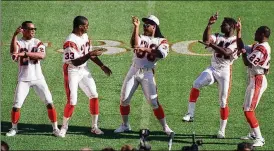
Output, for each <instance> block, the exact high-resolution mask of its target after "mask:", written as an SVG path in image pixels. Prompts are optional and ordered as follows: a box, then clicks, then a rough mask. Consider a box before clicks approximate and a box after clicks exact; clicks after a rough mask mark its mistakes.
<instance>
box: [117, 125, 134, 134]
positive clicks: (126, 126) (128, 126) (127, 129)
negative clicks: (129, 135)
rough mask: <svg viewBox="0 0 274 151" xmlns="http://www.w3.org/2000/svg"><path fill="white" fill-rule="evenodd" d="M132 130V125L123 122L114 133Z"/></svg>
mask: <svg viewBox="0 0 274 151" xmlns="http://www.w3.org/2000/svg"><path fill="white" fill-rule="evenodd" d="M130 131H131V127H130V125H129V124H128V125H125V124H121V125H120V126H119V127H118V128H117V129H116V130H115V131H114V133H124V132H130Z"/></svg>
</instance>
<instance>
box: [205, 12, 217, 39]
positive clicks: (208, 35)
mask: <svg viewBox="0 0 274 151" xmlns="http://www.w3.org/2000/svg"><path fill="white" fill-rule="evenodd" d="M217 19H218V12H216V14H215V15H213V16H211V17H210V18H209V20H208V24H207V26H206V28H205V30H204V34H203V41H204V42H205V43H211V42H213V39H212V38H211V25H213V24H214V23H215V22H216V21H217Z"/></svg>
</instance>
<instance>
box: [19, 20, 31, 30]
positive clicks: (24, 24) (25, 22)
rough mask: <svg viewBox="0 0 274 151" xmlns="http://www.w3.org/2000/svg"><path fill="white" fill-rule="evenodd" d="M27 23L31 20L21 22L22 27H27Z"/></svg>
mask: <svg viewBox="0 0 274 151" xmlns="http://www.w3.org/2000/svg"><path fill="white" fill-rule="evenodd" d="M27 24H32V21H24V22H23V23H22V24H21V26H22V28H23V29H26V28H28V25H27Z"/></svg>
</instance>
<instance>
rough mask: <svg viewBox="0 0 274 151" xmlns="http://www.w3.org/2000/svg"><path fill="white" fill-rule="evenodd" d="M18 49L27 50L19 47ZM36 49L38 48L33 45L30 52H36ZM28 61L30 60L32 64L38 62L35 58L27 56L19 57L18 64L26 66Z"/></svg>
mask: <svg viewBox="0 0 274 151" xmlns="http://www.w3.org/2000/svg"><path fill="white" fill-rule="evenodd" d="M19 51H20V52H28V49H27V48H21V49H20V50H19ZM37 51H38V49H37V48H36V47H33V48H32V49H31V52H37ZM29 61H32V63H33V64H37V63H38V60H37V59H28V58H23V57H21V58H20V66H27V65H28V64H29Z"/></svg>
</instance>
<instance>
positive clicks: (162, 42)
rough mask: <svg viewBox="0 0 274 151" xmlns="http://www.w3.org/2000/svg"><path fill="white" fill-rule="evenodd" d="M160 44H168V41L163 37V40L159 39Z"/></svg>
mask: <svg viewBox="0 0 274 151" xmlns="http://www.w3.org/2000/svg"><path fill="white" fill-rule="evenodd" d="M160 44H168V41H167V40H166V39H165V40H163V41H161V43H160Z"/></svg>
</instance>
